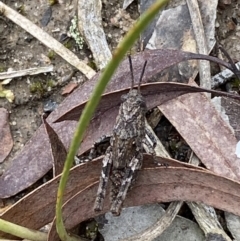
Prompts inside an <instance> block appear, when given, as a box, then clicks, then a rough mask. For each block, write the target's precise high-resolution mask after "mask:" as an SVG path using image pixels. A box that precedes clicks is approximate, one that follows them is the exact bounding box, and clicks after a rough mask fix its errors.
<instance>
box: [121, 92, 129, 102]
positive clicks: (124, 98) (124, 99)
mask: <svg viewBox="0 0 240 241" xmlns="http://www.w3.org/2000/svg"><path fill="white" fill-rule="evenodd" d="M127 99H128V94H125V95H122V96H121V101H122V102H124V101H126V100H127Z"/></svg>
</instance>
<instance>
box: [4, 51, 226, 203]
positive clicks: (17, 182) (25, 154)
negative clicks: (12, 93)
mask: <svg viewBox="0 0 240 241" xmlns="http://www.w3.org/2000/svg"><path fill="white" fill-rule="evenodd" d="M194 58H196V59H199V58H200V59H201V58H203V59H207V60H213V61H214V60H215V61H217V62H218V63H220V64H223V65H224V66H225V67H228V68H230V66H229V65H228V64H227V63H225V62H223V61H221V60H219V59H216V58H213V57H210V56H204V55H199V54H193V53H187V52H181V51H177V50H167V49H161V50H154V51H151V50H149V51H144V52H142V53H138V54H136V55H135V56H133V57H132V61H133V67H134V75H135V77H136V79H139V77H140V73H141V70H142V66H143V64H144V62H145V60H148V65H147V68H146V71H145V78H144V79H143V82H147V79H150V78H152V77H153V76H155V75H156V74H158V73H160V72H161V71H162V70H163V69H166V68H168V67H169V66H172V65H174V64H176V63H179V62H181V61H185V60H188V59H194ZM129 77H130V74H129V63H128V61H127V60H125V61H123V62H122V64H121V65H120V66H119V68H118V70H117V71H116V73H115V75H114V76H113V78H112V80H111V82H110V83H109V85H108V87H107V90H106V93H107V92H113V91H116V90H120V89H125V88H127V87H130V85H131V83H130V79H129ZM98 78H99V74H97V75H96V76H95V77H94V78H92V79H91V80H89V81H88V82H86V83H85V84H84V85H82V86H80V87H79V88H78V89H77V90H76V91H74V92H73V93H72V94H71V95H70V96H68V97H67V98H66V99H65V100H64V101H63V103H62V104H61V105H59V106H58V108H57V109H56V110H55V111H54V112H52V113H51V114H50V115H49V117H48V119H47V120H48V122H49V123H50V124H51V123H52V122H53V121H55V120H56V119H59V118H60V117H61V116H62V115H63V114H64V113H66V112H67V111H68V110H71V109H72V108H74V107H76V106H78V105H81V104H83V103H84V102H86V101H87V99H88V98H89V96H90V94H91V93H92V90H93V88H94V86H95V85H96V82H97V80H98ZM163 92H164V91H163ZM156 95H157V94H156ZM163 95H164V94H163ZM112 96H113V99H112V100H111V102H115V103H119V99H118V100H116V99H115V97H114V96H115V94H114V95H112ZM159 96H160V95H159ZM175 96H177V94H176V95H175ZM146 101H147V103H148V99H147V100H146ZM156 104H157V102H156ZM148 105H149V103H148ZM114 110H115V113H114V111H113V112H112V113H109V115H108V118H107V119H105V120H104V122H105V123H106V124H105V125H106V126H105V127H104V130H106V129H107V130H108V132H110V130H111V126H112V124H111V123H114V122H115V117H116V115H117V113H116V110H117V109H116V108H114ZM107 122H109V125H108V123H107ZM96 123H98V121H97V122H96ZM51 125H52V127H53V129H54V130H55V131H56V132H57V134H58V135H59V137H60V139H61V141H62V142H63V144H64V145H65V147H66V148H68V146H69V144H70V141H71V139H72V136H73V132H74V130H75V127H76V122H75V121H64V122H62V123H54V124H51ZM102 125H103V123H102V124H101V123H99V126H102ZM107 126H108V127H107ZM98 129H101V128H98ZM104 134H105V133H104ZM101 135H102V134H101V133H99V132H97V133H96V134H94V136H90V137H89V139H91V143H93V142H94V141H96V140H97V139H94V138H95V136H97V137H100V136H101ZM86 143H87V142H86ZM90 146H91V144H90V142H89V141H88V144H85V145H82V147H81V151H80V152H84V151H86V150H87V148H89V147H90ZM51 168H52V162H51V151H50V146H49V141H48V138H47V135H46V133H45V131H44V129H43V126H41V127H39V129H38V130H37V131H36V132H35V134H34V135H33V137H32V138H31V139H30V141H29V142H28V143H27V144H26V145H25V146H24V148H23V150H22V151H21V152H20V153H19V154H18V155H17V156H16V157H14V159H13V160H12V161H11V163H10V164H9V166H8V169H7V170H6V171H5V172H4V174H3V175H2V176H0V198H6V197H9V196H11V195H14V194H16V193H18V192H20V191H22V190H23V189H25V188H27V187H28V186H30V185H32V184H33V183H34V182H36V181H37V180H38V179H39V178H41V177H42V176H43V175H44V174H45V173H47V172H48V171H49V170H50V169H51ZM25 170H28V171H27V172H26V171H25ZM6 177H7V178H6Z"/></svg>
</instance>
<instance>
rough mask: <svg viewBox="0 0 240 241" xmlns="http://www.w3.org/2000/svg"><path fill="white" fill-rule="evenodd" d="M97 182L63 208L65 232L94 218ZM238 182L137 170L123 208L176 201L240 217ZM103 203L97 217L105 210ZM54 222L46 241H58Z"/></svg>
mask: <svg viewBox="0 0 240 241" xmlns="http://www.w3.org/2000/svg"><path fill="white" fill-rule="evenodd" d="M97 185H98V182H96V183H94V184H92V185H90V186H88V187H86V188H85V189H84V190H82V191H80V192H79V193H77V194H76V195H75V196H74V197H72V198H71V199H70V200H69V201H68V202H66V203H65V204H64V206H63V219H64V224H65V227H66V228H67V229H70V228H71V227H74V226H75V225H77V224H78V223H80V222H82V221H84V220H87V219H89V218H92V217H94V216H95V215H96V214H95V213H94V211H93V209H92V207H93V203H94V198H93V197H94V196H95V195H96V191H97ZM239 187H240V183H238V182H235V181H233V180H230V179H227V178H224V177H220V176H217V175H215V174H213V173H210V172H205V171H200V170H195V169H185V168H177V167H169V168H164V167H160V168H159V167H158V168H147V169H143V170H141V171H140V175H139V178H138V180H137V182H136V185H135V186H134V187H133V188H132V190H131V192H130V193H129V195H128V196H127V198H126V201H125V203H124V206H125V207H129V206H139V205H143V204H149V203H156V202H170V201H176V200H187V201H190V200H191V201H195V202H197V201H200V202H204V203H206V204H208V205H211V206H214V207H216V208H218V209H221V210H226V211H230V210H231V211H230V212H233V213H235V214H238V215H239V214H240V210H239V208H238V206H239V201H240V195H239V192H238V189H239ZM109 207H110V203H109V202H108V203H106V205H104V207H103V211H102V212H101V213H100V214H103V213H105V212H106V211H107V210H109ZM55 228H56V225H55V222H54V223H53V225H52V229H51V230H50V233H49V237H48V240H51V241H58V240H59V238H58V234H57V232H56V229H55Z"/></svg>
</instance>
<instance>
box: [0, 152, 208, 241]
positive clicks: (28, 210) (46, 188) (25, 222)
mask: <svg viewBox="0 0 240 241" xmlns="http://www.w3.org/2000/svg"><path fill="white" fill-rule="evenodd" d="M157 161H159V162H160V163H165V164H167V165H169V166H171V167H182V168H188V169H191V168H193V169H197V170H204V169H201V168H196V167H194V166H192V165H189V164H186V163H182V162H178V161H176V160H173V159H166V158H161V157H157ZM101 166H102V158H98V159H96V161H91V162H88V163H85V164H84V165H80V166H75V167H74V168H72V169H71V172H70V176H69V179H68V182H67V187H66V189H65V191H64V202H66V201H67V200H69V199H70V198H71V197H73V196H74V195H75V194H76V193H78V192H79V191H80V190H83V189H85V188H86V187H87V186H88V185H91V184H92V183H94V182H96V181H98V180H99V175H100V170H101ZM154 166H156V164H155V163H154V162H153V160H152V156H150V155H144V165H143V167H144V168H149V167H154ZM59 180H60V176H57V177H55V178H54V179H52V180H51V181H49V182H47V183H45V184H43V185H42V186H40V187H39V188H37V189H35V190H34V191H33V192H31V193H30V194H28V195H27V196H25V197H24V198H22V199H21V200H19V201H18V202H17V203H15V204H14V205H13V206H12V207H11V208H10V209H9V210H7V211H6V212H5V213H3V214H2V215H1V218H2V219H4V220H7V221H11V222H13V223H15V224H19V225H22V226H24V227H28V228H32V229H39V228H41V227H42V226H44V225H45V224H47V223H50V222H51V221H52V220H53V218H54V216H55V205H56V197H57V194H56V192H57V188H58V185H59ZM46 194H47V195H46ZM94 195H95V194H94ZM42 197H45V198H44V200H43V198H42ZM23 206H24V215H22V214H23V213H22V212H23ZM91 208H92V207H91ZM0 237H5V238H9V237H10V235H8V234H4V233H2V232H0Z"/></svg>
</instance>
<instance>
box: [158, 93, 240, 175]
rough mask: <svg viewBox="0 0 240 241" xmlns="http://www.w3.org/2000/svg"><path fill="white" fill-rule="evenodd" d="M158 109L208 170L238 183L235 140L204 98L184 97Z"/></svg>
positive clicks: (202, 96)
mask: <svg viewBox="0 0 240 241" xmlns="http://www.w3.org/2000/svg"><path fill="white" fill-rule="evenodd" d="M158 108H159V109H160V111H161V112H162V113H163V114H164V115H165V116H166V117H167V118H168V120H169V121H170V122H171V123H172V124H173V126H174V127H175V128H176V129H177V130H178V132H179V133H180V135H181V136H182V137H183V138H184V139H185V141H186V142H187V143H188V145H189V146H190V147H191V149H192V150H193V151H194V153H195V154H196V155H197V156H198V157H199V159H200V160H201V161H202V162H203V163H204V165H205V166H206V167H207V168H208V169H210V170H211V171H213V172H214V173H216V174H218V175H222V176H225V177H228V178H231V179H235V180H240V166H239V162H240V159H239V158H237V156H236V154H235V148H236V144H237V140H236V138H235V136H234V135H233V133H232V131H231V130H230V128H229V126H228V125H227V124H226V123H225V121H224V120H223V119H222V118H221V116H220V115H219V113H218V112H217V110H216V109H215V107H214V106H213V105H212V104H211V102H210V100H209V99H208V98H207V97H206V95H204V94H202V93H196V94H187V95H184V96H181V97H178V98H176V99H174V100H170V101H169V102H167V103H163V104H162V105H160V106H159V107H158Z"/></svg>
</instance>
